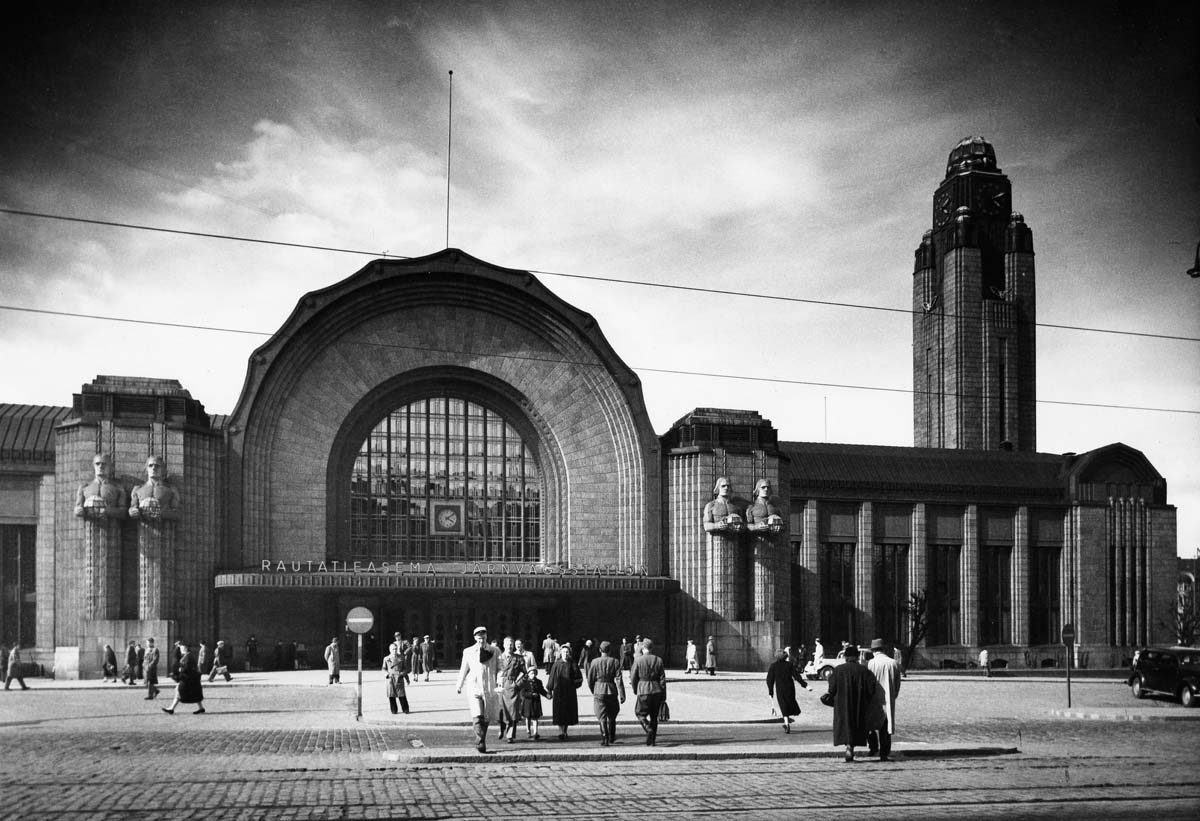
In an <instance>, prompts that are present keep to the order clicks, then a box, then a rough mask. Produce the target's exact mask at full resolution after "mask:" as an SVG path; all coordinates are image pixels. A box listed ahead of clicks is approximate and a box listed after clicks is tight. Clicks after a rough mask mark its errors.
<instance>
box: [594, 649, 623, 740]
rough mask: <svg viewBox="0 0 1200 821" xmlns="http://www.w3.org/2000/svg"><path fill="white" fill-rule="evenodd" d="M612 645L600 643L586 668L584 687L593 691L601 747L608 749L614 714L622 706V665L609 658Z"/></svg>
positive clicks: (611, 736) (615, 731)
mask: <svg viewBox="0 0 1200 821" xmlns="http://www.w3.org/2000/svg"><path fill="white" fill-rule="evenodd" d="M611 648H612V645H611V644H609V643H608V642H607V641H602V642H600V655H599V656H597V657H596V658H595V659H593V660H592V663H591V664H589V665H588V671H587V683H588V689H589V690H591V691H592V701H593V702H594V704H593V706H594V708H595V710H596V720H597V721H599V722H600V746H601V747H607V746H608V745H609V744H612V742H613V739H614V738H616V736H617V713H619V712H621V705H622V704H624V703H625V677H624V676H623V675H621V662H619V661H617V660H616V659H615V658H613V657H612V653H611Z"/></svg>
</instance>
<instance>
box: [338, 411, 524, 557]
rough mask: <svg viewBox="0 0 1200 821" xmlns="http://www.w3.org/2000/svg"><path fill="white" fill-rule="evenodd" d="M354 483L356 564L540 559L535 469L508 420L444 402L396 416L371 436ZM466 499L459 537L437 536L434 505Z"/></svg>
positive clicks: (386, 418)
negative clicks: (433, 525)
mask: <svg viewBox="0 0 1200 821" xmlns="http://www.w3.org/2000/svg"><path fill="white" fill-rule="evenodd" d="M357 454H358V458H357V459H356V461H355V464H354V467H353V468H352V475H351V476H349V477H348V479H349V482H348V492H349V493H350V495H351V515H350V521H349V527H350V539H349V544H350V550H351V554H352V556H353V558H356V559H383V558H386V559H391V560H396V561H430V560H438V559H456V558H457V559H466V560H478V559H510V560H513V559H519V560H526V561H536V560H537V559H538V557H540V555H541V547H540V538H541V536H540V528H537V527H534V526H533V525H532V524H531V523H532V522H533V520H534V519H538V520H540V518H539V517H540V515H541V513H540V501H539V499H538V495H537V484H538V471H537V465H536V463H535V462H534V461H533V460H532V457H531V454H530V451H529V449H528V448H527V447H526V446H525V443H524V442H523V441H522V440H521V437H520V436H519V435H518V434H517V433H516V431H515V429H514V428H513V427H512V426H511V425H510V424H508V422H507V420H505V419H504V418H503V417H501V416H499V415H498V414H496V413H495V412H493V411H492V410H490V409H489V408H486V407H484V406H482V405H479V404H476V403H474V402H471V401H468V400H466V399H462V398H458V397H454V398H452V397H450V396H448V395H445V394H443V395H439V396H431V397H426V398H424V399H419V400H416V401H414V402H410V403H409V404H407V405H404V406H402V407H398V408H395V409H393V410H392V411H390V412H388V413H387V414H386V415H384V416H383V417H382V418H381V419H380V420H379V422H378V423H377V424H376V425H375V427H374V428H372V429H371V431H370V432H369V433H368V434H367V436H366V438H365V440H364V441H363V443H362V445H361V446H360V447H359V449H358V452H357ZM442 499H454V500H455V501H461V502H462V505H463V513H464V515H465V516H466V519H465V527H464V533H463V535H462V536H450V535H447V536H434V535H432V533H431V530H430V527H429V514H430V508H431V503H432V502H434V501H439V500H442Z"/></svg>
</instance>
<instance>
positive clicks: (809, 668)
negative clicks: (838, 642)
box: [804, 658, 846, 681]
mask: <svg viewBox="0 0 1200 821" xmlns="http://www.w3.org/2000/svg"><path fill="white" fill-rule="evenodd" d="M845 663H846V661H845V659H839V658H827V659H821V663H820V664H813V663H812V662H811V661H810V662H809V663H808V664H806V665H804V677H805V678H806V679H809V680H810V681H816V680H817V679H821V680H822V681H829V677H830V676H832V675H833V668H834V667H837V666H838V665H840V664H845Z"/></svg>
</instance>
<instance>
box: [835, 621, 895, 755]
mask: <svg viewBox="0 0 1200 821" xmlns="http://www.w3.org/2000/svg"><path fill="white" fill-rule="evenodd" d="M878 691H879V684H878V682H876V681H875V676H873V675H871V671H870V670H868V669H867V668H866V667H864V666H863V665H861V664H859V663H858V646H857V645H854V644H847V645H846V648H845V663H844V664H839V665H838V666H837V667H835V668H833V675H831V676H830V677H829V692H828V694H827V697H826V698H825V699H823V700H824V701H827V702H829V701H831V702H832V706H833V744H834V746H835V747H836V746H838V745H843V746H844V747H845V748H846V763H847V764H849V763H851V762H852V761H854V748H855V747H861V746H862V745H863V744H866V743H867V733H869V732H870V731H871V730H874V729H876V728H878V727H879V723H880V720H881V719H882V718H883V716H882V714H881V712H880V709H879V704H878V702H876V700H875V697H876V695H877V693H878Z"/></svg>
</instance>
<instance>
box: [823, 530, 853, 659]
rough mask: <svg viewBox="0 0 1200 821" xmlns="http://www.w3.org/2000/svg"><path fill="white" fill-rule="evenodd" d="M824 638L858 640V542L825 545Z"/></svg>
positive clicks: (829, 640) (833, 642)
mask: <svg viewBox="0 0 1200 821" xmlns="http://www.w3.org/2000/svg"><path fill="white" fill-rule="evenodd" d="M820 574H821V575H820V578H821V580H822V585H821V637H822V640H823V641H826V642H832V646H834V647H836V646H837V642H839V641H842V640H846V641H855V640H856V639H855V635H856V632H855V629H854V628H855V622H856V620H855V617H854V545H853V544H850V543H839V542H831V543H826V544H822V545H821V555H820Z"/></svg>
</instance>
